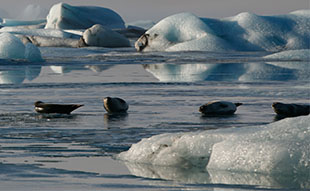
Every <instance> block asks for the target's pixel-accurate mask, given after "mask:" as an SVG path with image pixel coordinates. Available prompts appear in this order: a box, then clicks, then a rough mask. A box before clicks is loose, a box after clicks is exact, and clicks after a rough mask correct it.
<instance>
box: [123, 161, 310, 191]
mask: <svg viewBox="0 0 310 191" xmlns="http://www.w3.org/2000/svg"><path fill="white" fill-rule="evenodd" d="M125 165H126V166H127V168H128V170H129V171H130V173H131V174H132V175H135V176H139V177H144V178H152V179H163V180H172V181H177V182H182V183H183V184H225V185H249V186H255V187H256V186H259V187H261V186H264V187H266V188H268V187H279V188H281V187H286V188H288V187H290V188H308V187H309V185H308V183H307V182H308V179H307V177H295V176H276V175H269V174H268V175H267V174H261V173H246V172H230V171H219V170H204V169H202V168H190V169H187V168H179V167H173V166H153V165H148V164H137V163H129V162H125Z"/></svg>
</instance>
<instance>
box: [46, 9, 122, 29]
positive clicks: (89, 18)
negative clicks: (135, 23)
mask: <svg viewBox="0 0 310 191" xmlns="http://www.w3.org/2000/svg"><path fill="white" fill-rule="evenodd" d="M94 24H101V25H103V26H104V27H107V28H110V29H114V28H125V24H124V21H123V19H122V18H121V16H120V15H118V14H117V13H116V12H114V11H113V10H111V9H107V8H104V7H94V6H71V5H68V4H66V3H58V4H55V5H53V7H52V8H51V9H50V11H49V14H48V16H47V24H46V26H45V28H52V29H87V28H89V27H91V26H93V25H94Z"/></svg>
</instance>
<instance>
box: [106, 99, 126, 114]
mask: <svg viewBox="0 0 310 191" xmlns="http://www.w3.org/2000/svg"><path fill="white" fill-rule="evenodd" d="M103 107H104V109H105V110H106V111H107V112H108V113H125V112H127V110H128V107H129V106H128V104H127V103H126V101H125V100H123V99H121V98H118V97H113V98H112V97H105V98H103Z"/></svg>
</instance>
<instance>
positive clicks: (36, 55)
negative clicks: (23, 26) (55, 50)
mask: <svg viewBox="0 0 310 191" xmlns="http://www.w3.org/2000/svg"><path fill="white" fill-rule="evenodd" d="M25 59H27V60H28V61H30V62H42V61H43V58H42V56H41V52H40V50H39V49H38V47H36V46H35V45H33V44H32V43H27V44H26V49H25Z"/></svg>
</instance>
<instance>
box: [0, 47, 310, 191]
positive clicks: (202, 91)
mask: <svg viewBox="0 0 310 191" xmlns="http://www.w3.org/2000/svg"><path fill="white" fill-rule="evenodd" d="M40 51H41V53H42V57H43V58H44V59H45V62H43V63H27V62H23V61H16V60H1V61H0V98H1V99H0V169H1V173H0V181H1V184H0V189H1V190H307V189H310V185H309V181H310V173H309V175H308V176H307V175H304V176H302V177H300V176H297V177H296V176H295V175H294V174H292V176H291V177H290V176H283V177H281V176H279V177H276V178H275V177H274V176H270V175H268V174H262V173H254V172H253V173H248V172H247V173H245V172H239V173H238V172H229V171H207V170H205V169H202V168H199V169H197V168H191V169H186V168H184V169H183V168H175V167H154V166H151V165H143V164H140V165H134V164H131V163H126V162H122V161H119V160H116V159H114V156H115V155H117V154H119V153H121V152H123V151H126V150H128V149H129V148H130V146H131V145H132V144H134V143H137V142H139V141H140V140H141V139H143V138H148V137H151V136H153V135H158V134H162V133H179V132H199V131H204V130H209V131H212V130H213V129H224V128H226V129H232V131H233V130H234V129H240V128H249V127H251V126H257V125H267V124H269V123H273V122H275V121H276V120H277V118H276V116H275V114H274V112H273V111H272V108H271V104H272V102H274V101H281V102H286V103H309V98H310V83H309V82H310V65H309V60H303V59H295V58H294V59H289V58H288V59H287V58H285V59H282V60H281V59H274V58H268V57H265V56H266V55H268V54H270V53H267V52H242V53H240V52H225V53H218V52H203V51H202V52H200V51H197V52H168V53H167V52H166V53H164V52H152V53H137V52H136V51H135V50H134V48H120V49H105V48H81V49H71V48H43V47H41V48H40ZM105 96H113V97H114V96H117V97H121V98H123V99H125V100H126V101H127V102H128V104H129V105H130V106H129V111H128V114H126V115H116V116H115V115H108V114H107V113H106V112H105V111H104V108H103V103H102V98H103V97H105ZM37 100H41V101H44V102H53V103H81V104H84V105H85V106H84V107H82V108H80V109H78V110H76V111H74V112H73V113H72V115H41V114H37V113H35V112H34V110H33V103H34V102H35V101H37ZM211 100H228V101H235V102H242V103H243V104H244V105H242V106H240V107H239V108H238V110H237V112H236V114H235V115H232V116H228V117H203V116H201V114H200V113H199V112H198V108H199V106H200V105H202V104H204V103H206V102H208V101H211Z"/></svg>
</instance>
